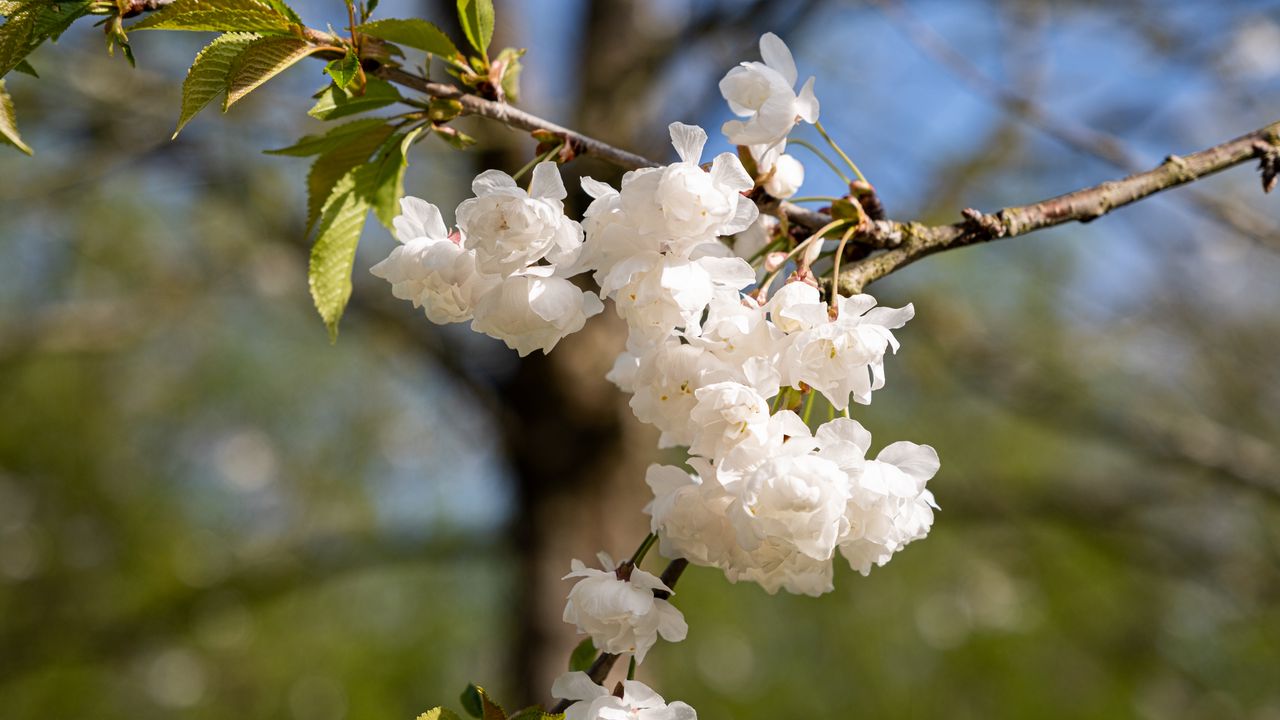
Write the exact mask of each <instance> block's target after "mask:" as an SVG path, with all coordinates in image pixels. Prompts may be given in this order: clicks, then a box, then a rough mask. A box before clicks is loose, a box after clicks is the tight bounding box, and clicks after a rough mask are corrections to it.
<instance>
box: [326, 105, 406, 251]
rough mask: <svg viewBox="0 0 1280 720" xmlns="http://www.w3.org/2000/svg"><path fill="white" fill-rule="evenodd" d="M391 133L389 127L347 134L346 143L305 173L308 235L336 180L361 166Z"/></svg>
mask: <svg viewBox="0 0 1280 720" xmlns="http://www.w3.org/2000/svg"><path fill="white" fill-rule="evenodd" d="M391 132H392V128H391V126H390V125H379V126H378V127H376V128H371V129H369V130H367V131H365V132H364V133H363V134H359V135H357V134H352V135H348V136H347V138H348V139H347V140H346V142H344V143H342V144H341V145H338V146H336V147H334V148H333V149H331V150H328V151H326V152H324V153H323V154H321V155H320V156H319V157H317V158H316V160H315V162H314V163H312V164H311V172H309V173H307V232H310V231H311V228H312V226H314V225H315V223H316V220H318V219H319V218H320V215H321V214H322V210H323V208H324V203H325V201H326V200H328V198H329V196H330V195H331V194H333V189H334V186H335V185H337V183H338V181H339V180H340V179H341V178H342V177H343V176H344V175H346V174H347V173H348V172H350V171H351V170H352V169H353V168H355V167H357V166H359V165H363V164H364V163H365V161H367V160H368V159H369V156H370V155H372V154H373V152H374V151H375V150H377V149H378V148H379V147H381V146H382V144H383V143H384V142H386V140H387V138H388V137H390V135H391Z"/></svg>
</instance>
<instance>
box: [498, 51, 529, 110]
mask: <svg viewBox="0 0 1280 720" xmlns="http://www.w3.org/2000/svg"><path fill="white" fill-rule="evenodd" d="M524 52H525V51H524V50H517V49H515V48H506V49H505V50H503V51H502V52H500V53H498V59H497V60H494V65H501V66H502V81H501V85H502V94H503V95H504V96H505V97H506V100H507V102H516V100H518V99H519V97H520V72H521V71H523V70H524V65H521V64H520V58H521V57H522V56H523V55H524Z"/></svg>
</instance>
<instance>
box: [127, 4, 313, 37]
mask: <svg viewBox="0 0 1280 720" xmlns="http://www.w3.org/2000/svg"><path fill="white" fill-rule="evenodd" d="M293 24H294V21H292V20H291V19H290V18H289V17H288V16H287V15H282V14H281V13H279V12H277V11H276V10H275V9H273V8H272V7H271V6H270V5H267V4H264V3H260V2H258V1H257V0H174V2H173V3H171V4H169V5H166V6H164V7H163V8H161V9H159V10H157V11H156V12H154V13H152V14H150V15H148V16H147V17H145V18H143V20H142V21H141V22H137V23H134V24H133V25H131V26H129V30H130V31H133V30H190V31H195V32H255V33H259V34H261V35H291V34H292V31H291V30H290V27H291V26H292V25H293Z"/></svg>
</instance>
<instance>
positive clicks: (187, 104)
mask: <svg viewBox="0 0 1280 720" xmlns="http://www.w3.org/2000/svg"><path fill="white" fill-rule="evenodd" d="M259 37H260V36H258V35H254V34H253V33H226V34H225V35H220V36H218V38H217V39H215V40H214V41H213V42H211V43H209V44H208V45H206V46H205V47H204V49H203V50H201V51H200V54H198V55H196V59H195V62H193V63H191V69H190V70H188V71H187V79H186V80H183V81H182V112H181V113H179V115H178V129H177V130H174V131H173V136H174V137H175V138H176V137H178V133H180V132H182V128H183V127H185V126H186V124H187V123H189V122H191V119H192V118H194V117H195V116H196V114H197V113H199V112H200V111H201V110H203V109H205V107H206V106H207V105H208V104H209V103H211V102H213V100H214V98H216V97H218V96H219V95H221V94H222V93H223V92H225V91H226V89H227V83H228V82H230V80H231V65H232V63H233V62H234V61H235V59H236V58H237V57H239V56H240V53H242V52H244V49H245V48H246V47H248V46H249V44H250V43H252V42H254V41H255V40H257V39H258V38H259Z"/></svg>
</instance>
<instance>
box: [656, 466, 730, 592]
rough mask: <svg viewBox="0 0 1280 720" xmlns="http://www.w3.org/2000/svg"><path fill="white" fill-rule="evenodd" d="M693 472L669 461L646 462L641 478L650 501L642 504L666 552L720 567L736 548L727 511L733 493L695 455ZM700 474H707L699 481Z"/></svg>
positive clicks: (670, 555) (699, 563)
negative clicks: (647, 488)
mask: <svg viewBox="0 0 1280 720" xmlns="http://www.w3.org/2000/svg"><path fill="white" fill-rule="evenodd" d="M690 464H691V465H693V466H694V467H695V468H697V469H698V470H699V472H698V473H696V474H692V473H688V472H685V471H684V470H682V469H680V468H678V467H674V466H671V465H657V464H655V465H650V466H649V470H648V472H646V473H645V477H644V481H645V483H646V484H648V486H649V488H650V489H651V490H653V501H652V502H650V503H649V504H648V505H647V506H646V507H645V509H644V511H645V512H646V513H648V514H649V515H650V517H651V518H652V522H651V528H652V530H653V532H655V533H657V534H658V541H659V550H660V551H661V552H662V554H663V555H664V556H665V557H669V558H677V557H679V558H684V559H686V560H688V561H689V562H691V563H693V564H695V565H703V566H711V567H724V566H726V565H727V564H728V563H729V562H730V559H731V557H732V553H733V552H734V550H735V549H736V547H737V541H736V540H735V539H734V530H733V526H732V525H730V524H729V518H728V516H727V514H726V513H727V510H728V507H729V504H730V503H732V502H733V498H732V497H731V496H730V495H729V494H728V493H727V492H725V489H724V488H723V487H722V486H721V485H720V484H719V483H718V482H716V480H715V472H714V471H713V470H712V469H711V466H710V465H709V464H707V463H705V462H701V461H699V459H698V458H693V459H692V460H690ZM704 477H705V478H707V479H705V480H704Z"/></svg>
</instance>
